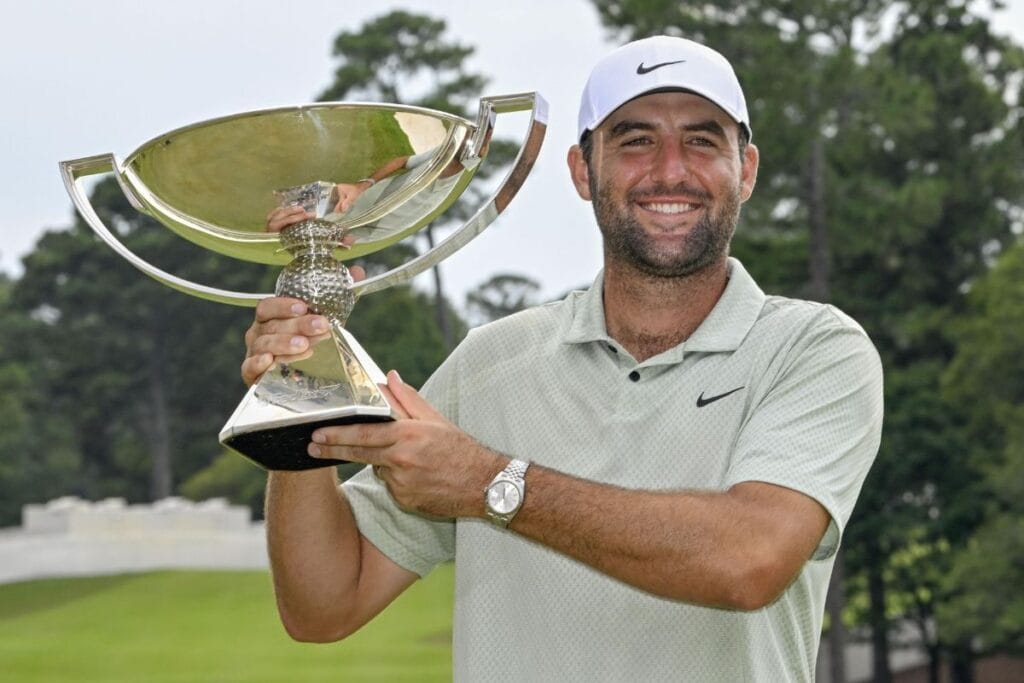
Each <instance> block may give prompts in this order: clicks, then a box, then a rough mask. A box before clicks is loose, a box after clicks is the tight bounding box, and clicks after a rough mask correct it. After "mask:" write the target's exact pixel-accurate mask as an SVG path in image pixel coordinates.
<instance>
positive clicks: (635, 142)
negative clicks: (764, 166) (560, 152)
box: [569, 92, 757, 277]
mask: <svg viewBox="0 0 1024 683" xmlns="http://www.w3.org/2000/svg"><path fill="white" fill-rule="evenodd" d="M593 136H594V137H593V148H592V149H593V151H592V155H591V159H590V163H589V164H587V163H586V162H585V161H584V160H583V158H582V153H581V152H580V150H579V147H573V149H572V150H570V152H569V165H570V169H571V171H572V174H573V181H574V183H575V185H576V189H577V192H579V194H580V196H581V197H583V198H584V199H588V200H592V201H593V203H594V213H595V215H596V216H597V223H598V226H599V227H600V228H601V232H602V234H603V236H604V242H605V257H606V259H614V260H619V261H623V262H625V263H627V264H629V265H632V266H633V267H635V268H637V269H638V270H640V271H641V272H644V273H646V274H649V275H654V276H659V277H679V276H684V275H690V274H692V273H696V272H698V271H700V270H702V269H704V268H706V267H707V266H709V265H711V264H713V263H716V262H719V261H721V260H724V259H725V257H726V255H727V254H728V250H729V241H730V240H731V239H732V234H733V232H734V231H735V229H736V221H737V219H738V217H739V208H740V204H741V203H742V202H744V201H746V200H747V199H748V198H749V197H750V193H751V191H752V190H753V187H754V180H755V178H756V175H757V149H756V148H755V147H754V146H753V145H748V146H747V148H746V150H745V153H744V160H743V163H742V164H741V163H740V153H739V143H738V131H737V125H736V122H735V121H733V120H732V119H731V118H730V117H729V115H728V114H726V113H725V112H724V111H723V110H722V109H720V108H719V107H718V106H716V105H714V104H712V103H711V102H710V101H708V100H706V99H704V98H703V97H700V96H698V95H694V94H691V93H684V92H666V93H654V94H651V95H644V96H642V97H639V98H637V99H635V100H631V101H630V102H627V103H626V104H624V105H622V106H621V107H619V108H618V109H616V110H615V111H614V112H613V113H612V114H611V116H609V117H608V118H607V119H606V120H605V121H604V122H603V123H602V124H601V125H600V126H598V128H597V129H596V130H595V131H594V132H593Z"/></svg>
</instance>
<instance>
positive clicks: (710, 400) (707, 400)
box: [697, 387, 744, 408]
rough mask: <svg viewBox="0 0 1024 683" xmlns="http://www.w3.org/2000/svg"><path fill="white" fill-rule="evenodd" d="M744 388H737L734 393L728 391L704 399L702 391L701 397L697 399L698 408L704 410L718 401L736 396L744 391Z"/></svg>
mask: <svg viewBox="0 0 1024 683" xmlns="http://www.w3.org/2000/svg"><path fill="white" fill-rule="evenodd" d="M743 388H744V387H736V388H735V389H733V390H732V391H727V392H725V393H724V394H718V395H717V396H708V397H707V398H704V392H703V391H702V392H700V396H698V397H697V407H698V408H703V407H704V406H706V405H707V404H709V403H714V402H715V401H717V400H719V399H722V398H725V397H726V396H729V395H731V394H735V393H736V392H737V391H739V390H740V389H743Z"/></svg>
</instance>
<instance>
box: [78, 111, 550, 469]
mask: <svg viewBox="0 0 1024 683" xmlns="http://www.w3.org/2000/svg"><path fill="white" fill-rule="evenodd" d="M518 111H530V112H531V114H532V115H531V118H530V122H529V124H528V125H527V129H526V132H525V134H524V136H523V138H522V144H521V147H520V150H519V155H518V157H517V158H516V159H515V161H514V163H513V165H512V168H511V170H510V171H509V172H508V174H507V175H506V177H505V178H504V179H503V180H502V181H501V182H500V183H499V184H498V186H497V189H496V190H494V191H493V193H492V194H491V196H490V197H489V198H488V199H487V200H486V201H485V202H484V203H483V205H482V206H481V207H480V208H479V209H478V210H477V212H476V213H475V214H474V215H473V216H472V217H471V218H470V219H469V220H467V221H466V222H465V223H464V224H463V225H461V226H460V227H458V228H457V229H456V230H454V231H453V232H451V233H450V234H449V236H448V237H447V238H446V239H445V240H444V241H442V242H441V243H440V244H438V245H437V246H436V247H435V248H434V249H432V250H430V251H429V252H427V253H425V254H422V255H420V256H419V257H417V258H415V259H412V260H410V261H408V262H407V263H404V264H403V265H401V266H399V267H398V268H395V269H393V270H391V271H388V272H386V273H382V274H380V275H377V276H375V277H372V278H369V279H366V280H363V281H361V282H358V283H354V282H353V281H352V278H351V276H350V275H349V273H348V269H347V268H346V266H345V265H344V262H345V261H347V260H350V259H353V258H358V257H359V256H362V255H365V254H368V253H371V252H374V251H377V250H379V249H383V248H386V247H387V246H389V245H391V244H394V243H395V242H398V241H399V240H401V239H403V238H405V237H407V236H409V235H411V234H413V233H415V232H416V231H418V230H420V229H422V228H423V227H425V226H426V225H428V224H429V223H430V222H431V221H433V220H434V219H435V218H437V217H438V216H440V215H441V214H443V213H444V211H445V210H446V209H447V208H448V207H450V206H451V205H452V204H453V203H454V202H455V201H456V200H457V199H458V198H459V196H461V195H462V194H463V192H465V190H466V189H467V188H468V187H469V186H470V184H472V183H473V182H474V180H476V179H477V170H478V169H479V168H480V167H481V165H482V164H484V163H486V160H487V151H488V146H489V144H488V143H489V141H490V139H491V134H492V132H493V129H494V124H495V118H496V115H498V114H503V113H507V112H518ZM546 124H547V104H546V103H545V101H544V99H543V98H542V97H540V96H539V95H537V94H536V93H526V94H518V95H506V96H500V97H485V98H483V99H481V100H480V109H479V113H478V115H477V120H476V122H475V123H474V122H470V121H468V120H466V119H463V118H461V117H457V116H452V115H450V114H445V113H442V112H438V111H434V110H430V109H424V108H419V107H408V106H402V105H395V104H371V103H351V102H334V103H320V104H310V105H303V106H297V107H287V108H280V109H268V110H261V111H254V112H247V113H243V114H237V115H233V116H227V117H222V118H217V119H212V120H209V121H203V122H200V123H196V124H193V125H190V126H186V127H183V128H179V129H177V130H173V131H171V132H169V133H165V134H163V135H160V136H157V137H155V138H153V139H152V140H150V141H148V142H146V143H144V144H143V145H141V146H140V147H139V148H138V149H136V150H135V151H134V152H132V153H131V154H130V155H128V157H127V158H126V159H125V160H124V161H121V160H119V159H118V158H117V157H115V156H114V155H113V154H103V155H98V156H92V157H86V158H82V159H75V160H71V161H64V162H61V164H60V169H61V174H62V176H63V178H64V184H65V186H66V187H67V190H68V193H69V194H70V195H71V198H72V201H73V202H74V204H75V207H76V208H77V209H78V211H79V213H80V214H81V215H82V217H83V218H84V219H85V221H86V222H87V223H88V224H89V226H90V227H91V228H92V229H93V230H94V231H95V232H96V234H97V235H99V237H100V238H101V239H103V241H104V242H106V243H107V244H108V245H109V246H110V247H112V248H113V249H114V250H115V251H117V253H118V254H120V255H121V256H122V257H123V258H125V259H126V260H128V261H129V262H130V263H131V264H132V265H134V266H135V267H136V268H138V269H139V270H141V271H142V272H144V273H146V274H147V275H149V276H150V277H153V278H154V279H156V280H157V281H159V282H160V283H162V284H164V285H167V286H169V287H172V288H174V289H177V290H180V291H182V292H185V293H187V294H192V295H194V296H198V297H201V298H204V299H210V300H213V301H219V302H223V303H230V304H235V305H241V306H255V305H256V304H257V303H258V302H259V301H260V300H261V299H264V298H266V297H268V296H271V294H269V293H247V292H233V291H228V290H223V289H217V288H215V287H210V286H205V285H201V284H197V283H194V282H190V281H188V280H183V279H181V278H178V277H176V276H174V275H172V274H170V273H167V272H165V271H163V270H160V269H159V268H156V267H155V266H153V265H152V264H150V263H148V262H146V261H144V260H142V259H141V258H139V257H138V256H137V255H136V254H134V253H133V252H131V251H130V250H128V249H127V248H126V247H125V246H124V245H123V244H122V243H121V242H120V240H118V238H117V237H116V235H115V234H114V233H113V232H112V231H111V230H110V229H109V228H108V227H107V226H106V225H104V223H103V221H102V220H101V219H100V218H99V216H98V215H97V214H96V211H95V209H94V208H93V207H92V205H91V203H90V202H89V199H88V196H87V195H86V193H85V191H84V188H83V186H82V181H83V179H84V178H87V177H88V176H92V175H96V174H105V173H112V174H114V175H115V177H116V179H117V181H118V183H119V184H120V186H121V189H122V191H123V192H124V194H125V196H126V197H127V198H128V200H129V201H130V202H131V204H132V205H133V206H134V207H135V208H136V209H137V210H139V211H141V212H143V213H145V214H148V215H150V216H152V217H153V218H155V219H156V220H157V221H159V222H160V223H162V224H163V225H165V226H167V227H168V228H170V229H171V230H173V231H174V232H176V233H177V234H178V235H180V236H182V237H184V238H185V239H188V240H191V241H192V242H194V243H196V244H198V245H200V246H202V247H205V248H207V249H211V250H213V251H215V252H218V253H220V254H225V255H227V256H231V257H234V258H237V259H241V260H245V261H252V262H257V263H266V264H277V265H281V266H283V267H284V268H283V270H282V271H281V275H280V277H279V278H278V282H277V288H276V291H275V294H277V295H280V296H293V297H296V298H300V299H302V300H304V301H305V302H306V303H307V304H309V307H310V309H311V310H312V311H314V312H316V313H319V314H322V315H324V316H325V317H326V318H327V319H328V320H329V321H330V323H331V324H330V332H329V334H325V335H323V337H322V338H321V339H319V340H317V341H316V343H314V344H313V346H312V347H311V348H310V349H309V351H308V352H307V353H306V354H305V355H304V356H303V357H302V358H301V359H300V360H295V361H292V362H289V363H277V364H275V365H274V366H273V367H272V368H271V369H270V370H268V371H267V372H266V373H264V375H263V376H262V377H261V378H260V380H259V381H258V382H257V383H256V384H255V385H253V386H252V387H251V388H250V390H249V392H248V393H247V394H246V395H245V397H244V398H243V399H242V402H241V403H240V404H239V406H238V408H237V409H236V410H235V412H234V414H233V415H232V416H231V417H230V418H229V419H228V421H227V423H226V424H225V426H224V428H223V429H222V430H221V433H220V441H221V443H223V444H225V445H226V446H228V447H229V448H232V449H234V450H235V451H237V452H239V453H241V454H242V455H243V456H245V457H247V458H249V459H250V460H252V461H253V462H255V463H257V464H259V465H261V466H262V467H265V468H267V469H274V470H303V469H311V468H316V467H324V466H328V465H334V464H338V463H340V462H341V461H337V460H324V459H316V458H311V457H309V456H308V455H307V454H306V445H307V444H308V443H309V441H310V436H311V434H312V432H313V430H314V429H316V428H318V427H321V426H324V425H335V424H346V423H352V422H379V421H385V420H391V419H394V414H393V412H392V409H391V406H390V405H389V404H388V401H387V399H386V398H385V397H384V395H383V393H382V392H381V391H380V389H379V387H378V385H379V384H382V383H384V381H385V378H384V374H383V373H382V372H381V371H380V369H379V368H378V367H377V365H376V364H375V363H374V362H373V360H372V358H371V357H370V355H369V354H368V353H367V352H366V351H365V350H364V349H363V348H362V346H360V344H359V343H358V342H357V341H356V340H355V338H354V337H353V336H352V335H351V334H350V333H349V332H348V331H347V330H346V329H345V322H346V320H347V319H348V317H349V314H350V313H351V311H352V308H353V307H354V305H355V303H356V301H357V300H358V299H359V297H361V296H363V295H365V294H369V293H371V292H375V291H378V290H381V289H384V288H386V287H390V286H392V285H396V284H400V283H403V282H407V281H408V280H410V279H411V278H413V277H415V276H416V275H417V274H419V273H421V272H423V271H424V270H426V269H428V268H430V267H432V266H434V265H436V264H437V263H439V262H441V261H442V260H443V259H445V258H447V257H448V256H450V255H451V254H453V253H454V252H455V251H457V250H458V249H460V248H461V247H462V246H464V245H465V244H467V243H468V242H469V241H470V240H472V239H473V238H474V237H476V236H477V235H479V234H480V233H481V232H482V231H483V230H484V229H485V228H486V227H487V226H488V225H490V223H491V222H493V221H494V219H495V218H496V217H497V216H498V215H499V214H500V213H501V212H502V211H503V210H504V209H505V207H506V206H507V205H508V203H509V202H510V201H511V199H512V198H513V197H514V196H515V194H516V193H517V192H518V190H519V188H520V187H521V186H522V184H523V182H524V181H525V179H526V176H527V175H528V174H529V172H530V169H531V168H532V166H533V163H534V162H535V161H536V158H537V155H538V153H539V151H540V145H541V142H542V141H543V138H544V133H545V130H546V127H547V125H546ZM382 169H383V170H382ZM385 172H386V175H385ZM375 174H376V175H377V176H382V177H380V178H378V179H377V180H376V182H373V183H372V184H371V183H368V182H363V183H359V181H360V180H365V179H367V178H371V177H372V176H374V175H375ZM366 185H369V187H368V188H365V189H364V186H366ZM356 187H358V188H359V191H358V192H355V191H353V188H356ZM343 197H344V198H345V201H344V202H342V201H340V200H341V199H342V198H343ZM282 205H301V206H303V207H305V208H306V209H307V210H308V211H310V212H312V213H313V214H314V215H315V217H314V218H311V219H309V220H305V221H303V222H301V223H297V224H295V225H291V226H289V227H287V228H285V229H284V230H282V231H281V232H280V233H272V232H268V231H267V229H266V222H267V214H268V213H269V212H270V211H271V210H272V209H274V208H275V207H276V206H282ZM346 236H347V237H349V239H348V240H346V242H351V245H350V246H343V245H342V239H343V238H345V237H346ZM353 240H354V241H353Z"/></svg>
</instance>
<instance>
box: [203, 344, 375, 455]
mask: <svg viewBox="0 0 1024 683" xmlns="http://www.w3.org/2000/svg"><path fill="white" fill-rule="evenodd" d="M386 382H387V378H386V377H385V376H384V373H383V372H381V371H380V368H378V367H377V364H376V363H374V362H373V359H371V358H370V356H369V355H367V353H366V351H364V350H363V348H362V347H361V346H360V345H359V342H357V341H356V340H355V338H354V337H353V336H352V335H351V334H350V333H349V332H348V331H347V330H346V329H345V328H344V327H342V326H341V325H338V324H335V325H332V326H331V331H330V334H328V335H326V336H325V337H324V338H323V339H321V340H320V341H319V342H317V343H316V344H315V345H314V346H313V347H312V348H310V350H309V351H308V352H307V354H306V355H305V356H304V357H303V358H301V359H297V360H294V361H293V362H291V363H278V364H276V365H274V366H273V367H271V368H270V369H269V370H267V371H266V372H265V373H263V376H262V377H260V379H259V381H258V382H256V384H254V385H253V386H252V387H251V388H250V389H249V393H248V394H246V395H245V398H244V399H242V402H241V403H240V404H239V405H238V408H237V409H236V410H235V413H234V415H232V416H231V418H230V419H229V420H228V422H227V424H225V425H224V428H223V429H222V430H221V432H220V442H221V443H222V444H224V445H225V446H227V447H228V448H231V449H232V450H235V451H237V452H238V453H240V454H241V455H243V456H245V457H246V458H248V459H249V460H251V461H253V462H254V463H256V464H257V465H260V466H261V467H264V468H266V469H268V470H308V469H314V468H317V467H330V466H333V465H340V464H343V463H345V462H346V461H344V460H334V459H323V458H313V457H310V456H309V455H308V454H307V453H306V448H307V446H308V445H309V443H310V441H312V439H311V436H312V434H313V431H314V430H315V429H318V428H320V427H326V426H332V425H344V424H353V423H357V422H388V421H390V420H393V419H394V414H393V413H392V410H391V406H390V405H389V404H388V402H387V399H385V398H384V394H383V392H382V391H381V390H380V387H379V386H378V385H380V384H384V383H386Z"/></svg>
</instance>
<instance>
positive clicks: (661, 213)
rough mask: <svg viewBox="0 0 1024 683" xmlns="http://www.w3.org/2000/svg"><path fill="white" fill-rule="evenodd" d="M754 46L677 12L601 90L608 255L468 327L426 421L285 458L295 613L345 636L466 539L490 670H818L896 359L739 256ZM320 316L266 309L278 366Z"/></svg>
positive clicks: (579, 182) (465, 623)
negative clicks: (705, 35)
mask: <svg viewBox="0 0 1024 683" xmlns="http://www.w3.org/2000/svg"><path fill="white" fill-rule="evenodd" d="M750 139H751V128H750V121H749V117H748V114H747V108H746V105H745V100H744V96H743V92H742V90H741V88H740V85H739V82H738V81H737V79H736V76H735V74H734V73H733V70H732V67H731V66H730V65H729V63H728V62H727V61H726V60H725V58H724V57H722V56H721V55H720V54H718V53H717V52H715V51H713V50H710V49H709V48H707V47H705V46H702V45H699V44H697V43H694V42H691V41H688V40H684V39H680V38H670V37H665V36H661V37H656V38H650V39H646V40H642V41H637V42H634V43H630V44H628V45H626V46H623V47H621V48H619V49H618V50H616V51H614V52H612V53H611V54H610V55H609V56H607V57H606V58H605V59H604V60H602V61H601V62H600V63H599V64H598V65H597V66H596V67H595V69H594V71H593V73H592V74H591V77H590V79H589V81H588V83H587V85H586V88H585V89H584V93H583V98H582V103H581V107H580V117H579V145H576V146H574V147H573V148H572V149H571V150H570V151H569V159H568V161H569V170H570V173H571V175H572V179H573V182H574V185H575V187H576V190H577V192H578V193H579V195H580V197H582V198H583V199H584V200H588V201H591V202H593V204H594V212H595V216H596V218H597V223H598V226H599V227H600V229H601V232H602V235H603V237H604V269H603V270H602V272H601V273H600V274H598V276H597V278H596V280H595V282H594V285H593V286H592V287H591V288H590V289H589V290H588V291H586V292H577V293H574V294H572V295H570V296H569V297H568V298H567V299H566V300H564V301H561V302H558V303H555V304H549V305H547V306H543V307H540V308H537V309H533V310H530V311H526V312H523V313H521V314H518V315H516V316H512V317H510V318H506V319H504V320H501V321H499V322H497V323H493V324H491V325H488V326H485V327H483V328H479V329H477V330H474V331H472V332H471V333H470V335H469V337H468V338H467V339H466V341H465V342H464V343H463V344H462V345H461V346H460V347H459V348H458V349H456V351H455V352H454V353H453V354H452V356H451V357H450V358H449V359H448V360H447V361H446V362H445V364H444V365H443V366H442V367H441V368H440V369H439V370H438V371H437V373H436V374H435V375H434V376H433V377H432V378H431V379H430V381H429V382H428V383H427V384H426V385H425V386H424V387H423V390H422V394H420V393H417V392H416V391H415V390H413V389H412V388H411V387H409V386H407V385H405V384H404V383H403V382H402V381H401V379H400V378H399V377H398V376H397V374H395V373H391V374H390V375H389V381H388V385H387V392H388V395H389V397H390V399H391V401H392V403H393V405H394V406H395V408H396V411H397V412H398V413H399V415H400V416H401V418H402V419H399V420H397V421H395V422H393V423H388V424H375V425H354V426H346V427H333V428H325V429H321V430H319V431H317V432H316V433H315V434H314V440H313V443H311V444H310V445H309V453H310V454H311V455H313V456H315V457H327V458H341V459H344V460H352V461H357V462H364V463H367V464H369V465H371V466H372V467H370V468H367V469H365V470H363V472H361V473H360V474H359V475H357V476H356V477H354V478H353V479H351V480H349V481H348V482H346V483H345V484H344V485H342V486H339V485H338V482H337V479H336V474H335V473H334V470H333V468H326V469H323V470H314V471H307V472H272V473H271V475H270V478H269V483H268V493H267V528H268V536H269V540H270V553H271V561H272V566H273V574H274V584H275V589H276V594H277V600H278V605H279V609H280V612H281V615H282V619H283V621H284V623H285V625H286V627H287V628H288V630H289V632H290V633H291V634H292V635H293V636H294V637H296V638H299V639H302V640H315V641H329V640H336V639H339V638H343V637H344V636H346V635H347V634H349V633H351V632H353V631H355V630H356V629H358V628H359V627H360V626H362V625H363V624H364V623H366V622H367V621H368V620H370V619H371V618H373V616H374V615H376V614H377V613H378V612H379V611H380V610H381V609H383V608H384V607H385V606H386V605H387V604H388V603H389V602H390V601H391V600H392V599H394V598H395V597H396V596H397V595H398V594H399V593H401V591H402V590H404V589H405V588H406V587H408V586H409V585H410V584H411V583H412V582H414V581H415V580H416V579H417V578H418V577H419V576H422V575H424V574H426V573H427V572H429V571H430V570H431V569H432V568H433V567H434V566H436V565H437V564H438V563H441V562H445V561H448V560H452V559H454V561H455V563H456V598H455V606H454V613H455V615H454V635H453V638H454V640H453V651H454V653H453V656H454V670H455V674H456V678H457V679H459V680H466V681H489V680H493V681H510V680H512V681H552V680H565V681H574V680H580V681H594V680H608V681H623V680H638V681H661V680H686V681H730V682H731V681H773V682H774V681H810V680H813V677H814V663H815V655H816V652H817V647H818V640H819V636H820V631H821V621H822V614H823V610H824V601H825V592H826V589H827V586H828V580H829V576H830V574H831V570H832V563H833V561H834V557H835V551H836V548H837V547H838V544H839V540H840V538H841V534H842V530H843V528H844V526H845V524H846V522H847V520H848V519H849V516H850V513H851V511H852V509H853V505H854V503H855V501H856V498H857V495H858V493H859V491H860V487H861V485H862V483H863V481H864V477H865V476H866V474H867V471H868V468H869V467H870V465H871V462H872V461H873V459H874V456H875V453H876V451H877V448H878V442H879V435H880V425H881V416H882V382H881V370H880V364H879V360H878V356H877V354H876V352H875V350H874V348H873V346H872V345H871V343H870V341H869V340H868V338H867V337H866V335H865V334H864V332H863V330H862V329H861V328H860V327H859V326H857V324H856V323H854V322H853V321H852V320H850V319H849V318H848V317H846V316H845V315H844V314H843V313H841V312H840V311H838V310H836V309H835V308H833V307H831V306H828V305H824V304H818V303H811V302H805V301H797V300H792V299H785V298H781V297H776V296H767V295H765V294H764V293H763V292H762V291H761V290H760V289H759V288H758V286H757V285H756V283H755V282H754V281H753V280H752V279H751V277H750V276H749V275H748V274H747V273H746V271H745V270H744V269H743V266H742V265H741V264H740V263H739V262H738V261H736V260H735V259H731V258H729V256H728V252H729V242H730V240H731V238H732V235H733V232H734V230H735V228H736V223H737V220H738V217H739V212H740V206H741V204H742V203H743V202H744V201H746V200H747V199H748V198H749V197H750V195H751V193H752V191H753V189H754V184H755V180H756V177H757V167H758V153H757V149H756V147H755V146H754V145H753V144H751V143H750ZM322 323H323V321H322V320H321V319H319V318H318V317H317V316H314V315H310V314H308V313H307V312H306V310H305V307H304V305H303V304H301V303H300V302H296V301H295V300H289V299H268V300H266V301H264V302H262V303H261V304H260V307H259V308H258V309H257V319H256V322H255V323H254V324H253V326H252V328H251V329H250V332H249V334H248V336H247V339H248V341H249V353H248V357H247V359H246V361H245V362H244V363H243V365H242V373H243V376H244V378H245V379H246V380H247V381H248V382H252V381H254V380H255V379H256V378H257V377H258V376H259V375H260V374H261V373H262V372H264V371H265V370H266V369H267V368H268V367H269V366H270V364H271V363H272V362H274V359H275V358H281V357H287V355H289V354H292V353H295V352H296V351H297V350H300V351H301V348H302V347H304V345H305V344H308V339H307V338H308V337H311V336H315V335H316V334H317V332H318V331H319V330H318V328H317V324H322Z"/></svg>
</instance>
